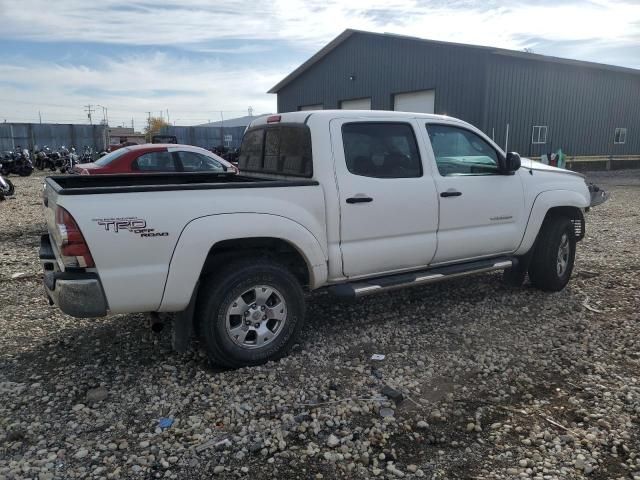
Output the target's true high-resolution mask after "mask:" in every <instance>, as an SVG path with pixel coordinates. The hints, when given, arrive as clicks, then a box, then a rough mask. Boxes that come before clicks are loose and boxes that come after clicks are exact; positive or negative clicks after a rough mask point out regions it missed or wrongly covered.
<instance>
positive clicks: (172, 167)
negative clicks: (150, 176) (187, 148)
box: [133, 151, 177, 172]
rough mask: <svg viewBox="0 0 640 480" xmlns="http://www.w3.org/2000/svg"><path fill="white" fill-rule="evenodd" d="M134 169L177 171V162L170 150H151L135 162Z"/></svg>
mask: <svg viewBox="0 0 640 480" xmlns="http://www.w3.org/2000/svg"><path fill="white" fill-rule="evenodd" d="M133 169H134V170H140V171H143V172H175V171H176V170H177V169H176V164H175V162H174V161H173V157H172V156H171V154H170V153H169V152H166V151H165V152H149V153H144V154H142V155H140V156H139V157H138V158H136V160H135V162H133Z"/></svg>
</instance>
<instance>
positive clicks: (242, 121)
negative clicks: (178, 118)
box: [198, 113, 271, 128]
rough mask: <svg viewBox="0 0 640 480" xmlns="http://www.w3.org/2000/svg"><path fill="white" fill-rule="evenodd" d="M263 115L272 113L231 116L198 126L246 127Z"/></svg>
mask: <svg viewBox="0 0 640 480" xmlns="http://www.w3.org/2000/svg"><path fill="white" fill-rule="evenodd" d="M263 115H271V114H270V113H262V114H260V115H252V116H249V115H245V116H244V117H238V118H230V119H228V120H224V121H219V122H210V123H203V124H201V125H198V127H229V128H231V127H246V126H247V125H249V124H250V123H251V122H252V121H253V120H255V119H256V118H258V117H262V116H263Z"/></svg>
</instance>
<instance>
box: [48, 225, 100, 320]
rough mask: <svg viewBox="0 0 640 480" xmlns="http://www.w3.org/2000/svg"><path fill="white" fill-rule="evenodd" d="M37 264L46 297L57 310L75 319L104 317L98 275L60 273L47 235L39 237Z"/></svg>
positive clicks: (90, 273) (89, 273)
mask: <svg viewBox="0 0 640 480" xmlns="http://www.w3.org/2000/svg"><path fill="white" fill-rule="evenodd" d="M40 263H41V264H42V267H43V269H44V289H45V292H46V294H47V297H49V300H50V301H51V302H53V303H55V304H56V305H57V306H58V308H59V309H60V310H62V311H63V312H64V313H66V314H67V315H71V316H72V317H77V318H93V317H104V316H105V315H106V314H107V309H108V308H107V300H106V298H105V296H104V291H103V290H102V284H101V283H100V278H99V277H98V275H97V274H95V273H92V272H82V271H80V272H63V271H61V270H60V268H59V266H58V262H57V260H56V257H55V253H54V251H53V247H52V246H51V241H50V239H49V235H42V237H41V238H40Z"/></svg>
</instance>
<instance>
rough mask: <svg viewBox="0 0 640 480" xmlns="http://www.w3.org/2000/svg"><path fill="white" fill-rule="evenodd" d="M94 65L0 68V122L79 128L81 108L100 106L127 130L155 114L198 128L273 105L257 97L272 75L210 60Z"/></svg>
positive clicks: (165, 58)
mask: <svg viewBox="0 0 640 480" xmlns="http://www.w3.org/2000/svg"><path fill="white" fill-rule="evenodd" d="M97 60H98V62H97V64H96V65H95V66H92V67H88V66H83V65H80V66H78V65H73V64H53V65H52V64H50V63H49V62H39V63H35V64H30V65H28V66H26V65H15V64H8V65H6V64H5V65H0V82H2V83H3V88H2V93H1V94H0V105H1V107H0V117H1V119H4V118H8V119H9V120H11V119H17V120H18V121H33V120H35V119H36V118H37V116H38V115H37V112H38V109H40V110H43V111H45V112H55V116H54V117H53V118H54V119H55V121H58V122H78V121H86V117H85V114H84V113H83V106H84V105H87V104H95V103H100V104H101V105H105V106H106V107H107V108H108V109H109V119H110V120H111V121H112V122H116V123H121V122H123V121H124V122H126V123H130V121H131V117H132V115H133V116H134V117H135V119H136V123H138V125H142V123H143V122H144V121H145V118H146V113H145V112H148V111H151V112H152V115H157V114H159V113H158V110H159V109H160V108H161V109H163V110H166V109H167V108H168V109H169V111H170V113H171V112H173V114H172V115H171V116H172V117H173V119H174V120H177V119H178V118H179V119H180V122H179V123H183V124H194V123H204V122H206V121H208V120H209V119H212V120H218V119H219V118H220V113H219V111H220V110H222V111H224V112H225V113H224V115H225V116H227V117H230V116H241V115H246V111H247V108H248V107H249V106H252V107H253V108H254V110H255V111H274V109H275V97H274V96H272V95H265V94H264V92H265V91H266V90H267V89H268V88H269V87H270V86H271V85H272V84H274V83H275V82H277V81H278V80H279V79H280V77H281V74H280V72H279V71H278V70H272V71H265V70H256V69H253V68H250V67H248V66H246V67H242V66H240V67H236V68H228V67H224V66H223V65H222V64H221V63H220V62H218V61H215V60H212V61H198V62H197V63H194V62H193V61H192V60H191V59H189V58H187V57H184V58H180V57H171V56H169V55H167V54H165V53H162V52H157V53H155V54H153V55H150V56H144V57H138V56H133V57H130V58H127V59H123V60H114V59H112V58H101V59H97ZM17 85H20V87H19V88H18V87H17ZM25 91H26V92H27V93H25ZM25 98H26V99H27V100H28V101H25V100H23V99H25ZM45 117H46V116H45ZM94 118H101V114H100V115H99V116H97V117H94ZM45 121H46V118H45ZM49 121H51V116H49Z"/></svg>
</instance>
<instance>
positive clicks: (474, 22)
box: [0, 0, 640, 48]
mask: <svg viewBox="0 0 640 480" xmlns="http://www.w3.org/2000/svg"><path fill="white" fill-rule="evenodd" d="M50 6H51V4H50V1H49V0H47V1H45V0H31V1H25V2H3V4H2V11H1V13H0V19H2V20H3V21H2V25H3V28H2V33H0V35H4V36H7V37H11V38H23V39H30V40H41V41H85V42H104V43H115V44H127V45H171V46H175V45H185V46H186V45H189V44H198V43H207V42H215V41H219V40H222V39H250V40H253V41H257V40H277V39H279V40H284V41H288V42H290V43H291V44H297V45H304V46H308V47H311V46H314V47H317V46H319V45H322V44H324V43H326V42H327V41H328V40H329V39H330V38H332V37H334V36H335V35H337V34H338V33H339V32H340V31H342V30H344V29H345V28H359V29H365V30H373V31H390V32H394V33H403V34H409V35H416V36H420V37H424V38H433V39H439V40H450V41H460V42H473V43H480V44H483V45H494V46H501V47H507V48H510V47H519V46H520V45H519V44H518V43H517V42H516V41H514V39H513V35H515V34H520V35H525V36H526V35H530V36H533V35H536V36H540V37H544V38H546V39H548V40H576V39H586V38H591V37H593V36H595V35H597V36H598V37H600V38H602V39H603V40H624V39H625V38H628V37H630V36H632V35H633V34H635V35H637V34H638V28H639V27H638V22H640V4H638V2H636V1H632V0H631V1H614V0H587V1H584V0H582V1H579V0H576V1H566V0H565V1H562V0H558V1H550V0H547V1H537V2H533V1H528V2H525V1H522V0H520V1H513V0H491V1H488V2H487V1H469V0H457V1H455V0H454V1H447V2H445V1H442V0H433V1H418V0H350V1H349V2H344V1H342V0H271V1H258V2H246V1H240V0H217V1H215V2H211V1H209V0H183V1H181V2H159V1H153V2H152V1H149V0H138V1H131V0H126V1H125V0H103V1H101V2H97V3H96V2H86V1H85V0H61V1H59V2H56V8H50ZM43 12H46V14H43Z"/></svg>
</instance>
